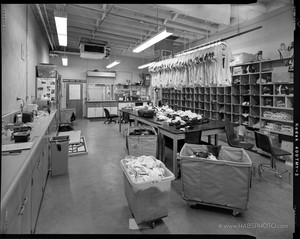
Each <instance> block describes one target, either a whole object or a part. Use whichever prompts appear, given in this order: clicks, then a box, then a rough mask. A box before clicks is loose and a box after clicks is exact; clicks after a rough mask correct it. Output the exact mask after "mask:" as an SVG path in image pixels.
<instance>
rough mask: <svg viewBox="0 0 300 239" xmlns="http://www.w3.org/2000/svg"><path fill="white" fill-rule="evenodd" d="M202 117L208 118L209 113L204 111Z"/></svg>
mask: <svg viewBox="0 0 300 239" xmlns="http://www.w3.org/2000/svg"><path fill="white" fill-rule="evenodd" d="M203 115H204V117H206V118H210V112H209V110H204V112H203Z"/></svg>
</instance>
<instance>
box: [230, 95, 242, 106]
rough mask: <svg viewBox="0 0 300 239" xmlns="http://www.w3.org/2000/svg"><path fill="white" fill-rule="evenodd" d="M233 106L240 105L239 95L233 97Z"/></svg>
mask: <svg viewBox="0 0 300 239" xmlns="http://www.w3.org/2000/svg"><path fill="white" fill-rule="evenodd" d="M231 103H232V104H240V96H239V95H232V101H231Z"/></svg>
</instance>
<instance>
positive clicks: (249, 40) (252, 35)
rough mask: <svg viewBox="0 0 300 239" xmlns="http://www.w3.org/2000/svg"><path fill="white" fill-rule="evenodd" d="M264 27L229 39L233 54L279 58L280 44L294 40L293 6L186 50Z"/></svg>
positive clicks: (268, 14) (222, 33)
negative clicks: (258, 54) (260, 54)
mask: <svg viewBox="0 0 300 239" xmlns="http://www.w3.org/2000/svg"><path fill="white" fill-rule="evenodd" d="M258 26H262V28H261V29H258V30H255V31H252V32H249V33H246V34H244V35H241V36H237V37H235V38H231V39H228V40H227V41H226V42H227V45H228V46H229V47H230V48H231V51H232V53H233V54H236V53H241V52H247V53H252V54H256V53H257V52H258V51H260V50H262V51H263V58H264V59H267V58H270V59H273V58H279V53H278V51H277V49H279V46H280V43H285V44H286V45H288V44H290V43H291V42H292V41H293V39H294V26H295V25H294V23H293V19H292V8H291V6H289V7H285V8H281V9H278V10H275V11H273V12H270V13H267V14H265V15H262V16H260V17H257V18H253V19H252V20H250V21H247V22H245V23H242V24H240V25H239V30H238V29H237V26H235V27H231V28H230V29H228V30H226V31H225V30H224V31H220V32H218V33H217V34H215V35H213V36H211V37H209V38H208V39H207V40H202V41H197V42H194V43H192V44H190V45H189V46H188V47H186V48H190V47H194V46H197V45H201V44H203V43H205V42H210V41H213V40H216V39H220V38H225V37H229V36H231V35H234V34H236V33H238V32H243V31H247V30H250V29H252V28H255V27H258Z"/></svg>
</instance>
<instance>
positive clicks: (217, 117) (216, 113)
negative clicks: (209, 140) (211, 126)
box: [211, 112, 220, 120]
mask: <svg viewBox="0 0 300 239" xmlns="http://www.w3.org/2000/svg"><path fill="white" fill-rule="evenodd" d="M211 118H212V119H214V120H219V119H220V118H219V113H218V112H212V114H211Z"/></svg>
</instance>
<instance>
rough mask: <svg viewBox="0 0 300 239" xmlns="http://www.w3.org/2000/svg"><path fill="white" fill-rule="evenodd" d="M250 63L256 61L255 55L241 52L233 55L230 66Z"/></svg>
mask: <svg viewBox="0 0 300 239" xmlns="http://www.w3.org/2000/svg"><path fill="white" fill-rule="evenodd" d="M251 61H256V55H253V54H249V53H245V52H242V53H238V54H234V61H233V62H232V64H233V65H237V64H244V63H249V62H251Z"/></svg>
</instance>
